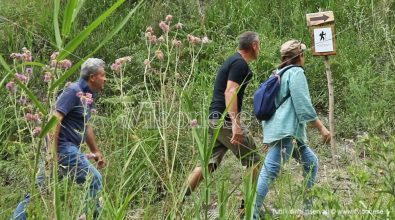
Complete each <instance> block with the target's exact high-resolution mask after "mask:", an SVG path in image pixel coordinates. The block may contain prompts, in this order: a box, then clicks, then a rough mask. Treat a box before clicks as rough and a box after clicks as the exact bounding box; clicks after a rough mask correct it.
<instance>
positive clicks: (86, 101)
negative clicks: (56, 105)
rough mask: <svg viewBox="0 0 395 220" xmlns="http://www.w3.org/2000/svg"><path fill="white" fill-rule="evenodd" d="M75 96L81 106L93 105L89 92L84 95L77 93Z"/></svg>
mask: <svg viewBox="0 0 395 220" xmlns="http://www.w3.org/2000/svg"><path fill="white" fill-rule="evenodd" d="M76 95H77V97H79V98H80V100H81V102H82V104H84V105H85V104H86V105H91V104H92V103H93V98H92V94H91V93H89V92H87V93H85V94H84V93H83V92H81V91H79V92H77V94H76Z"/></svg>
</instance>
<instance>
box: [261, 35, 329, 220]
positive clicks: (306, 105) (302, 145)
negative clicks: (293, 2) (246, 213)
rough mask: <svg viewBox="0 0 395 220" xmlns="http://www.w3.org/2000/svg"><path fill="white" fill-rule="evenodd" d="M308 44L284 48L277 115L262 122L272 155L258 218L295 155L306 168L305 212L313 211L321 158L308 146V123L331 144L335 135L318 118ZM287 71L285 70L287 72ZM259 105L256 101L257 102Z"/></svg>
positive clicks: (264, 172)
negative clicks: (307, 70)
mask: <svg viewBox="0 0 395 220" xmlns="http://www.w3.org/2000/svg"><path fill="white" fill-rule="evenodd" d="M305 50H306V45H305V44H303V43H302V42H300V41H298V40H290V41H287V42H285V43H284V44H283V45H281V48H280V54H281V61H282V63H281V64H280V66H279V68H278V69H277V71H276V74H278V73H280V74H278V75H276V77H278V78H279V79H280V80H279V82H280V88H279V91H278V93H277V94H276V97H275V105H276V108H275V111H274V113H273V115H272V116H271V117H270V118H268V119H264V121H262V126H263V143H264V144H266V145H267V146H268V153H267V155H266V157H265V161H264V164H263V166H262V169H261V172H260V175H259V179H258V185H257V195H256V203H255V210H254V219H259V217H260V216H263V214H264V212H261V211H260V210H261V207H262V203H263V201H264V199H265V197H266V195H267V193H268V191H269V187H270V186H271V184H272V183H273V182H274V180H275V179H276V177H277V176H278V174H279V172H280V167H281V165H282V164H284V163H285V162H287V161H288V160H289V158H290V157H291V156H292V157H293V158H295V159H296V160H297V161H298V162H299V163H300V164H302V166H303V176H304V178H305V182H306V187H305V189H306V190H305V193H304V200H303V201H304V211H305V212H308V211H309V210H311V208H312V200H311V199H310V198H308V196H307V194H308V193H307V192H308V191H309V190H310V189H311V188H312V186H313V184H314V181H315V177H316V175H317V170H318V158H317V156H316V154H315V153H314V151H313V150H312V149H311V148H310V147H309V146H308V145H307V135H306V124H307V123H311V124H312V125H313V126H314V127H315V128H316V129H317V130H318V131H319V132H320V134H321V135H322V137H323V141H324V143H328V142H329V141H330V139H331V134H330V132H329V131H328V129H327V128H326V127H325V126H324V125H323V124H322V122H321V121H320V120H319V119H318V116H317V113H316V111H315V109H314V107H313V105H312V103H311V98H310V93H309V89H308V84H307V80H306V76H305V74H304V69H303V66H304V62H305V55H304V52H305ZM284 70H285V71H284ZM254 102H255V100H254ZM254 108H255V107H254Z"/></svg>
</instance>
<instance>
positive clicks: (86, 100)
mask: <svg viewBox="0 0 395 220" xmlns="http://www.w3.org/2000/svg"><path fill="white" fill-rule="evenodd" d="M85 103H86V104H87V105H92V103H93V99H92V98H88V97H86V96H85Z"/></svg>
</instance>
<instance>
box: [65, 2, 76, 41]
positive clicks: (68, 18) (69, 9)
mask: <svg viewBox="0 0 395 220" xmlns="http://www.w3.org/2000/svg"><path fill="white" fill-rule="evenodd" d="M77 2H78V0H69V1H68V3H67V5H66V9H65V12H64V17H63V25H62V35H63V37H67V36H68V35H69V33H70V29H71V25H72V23H73V14H74V10H75V8H76V7H77Z"/></svg>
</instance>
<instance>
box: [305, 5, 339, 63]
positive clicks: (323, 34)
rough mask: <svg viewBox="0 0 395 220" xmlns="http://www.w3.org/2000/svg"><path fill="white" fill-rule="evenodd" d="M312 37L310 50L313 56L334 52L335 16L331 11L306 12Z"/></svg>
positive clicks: (332, 53) (333, 53)
mask: <svg viewBox="0 0 395 220" xmlns="http://www.w3.org/2000/svg"><path fill="white" fill-rule="evenodd" d="M306 20H307V26H309V29H310V34H311V38H312V41H311V42H312V49H313V50H312V52H313V55H315V56H327V55H335V54H336V43H335V25H334V22H335V17H334V15H333V12H332V11H323V12H318V13H311V14H306Z"/></svg>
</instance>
